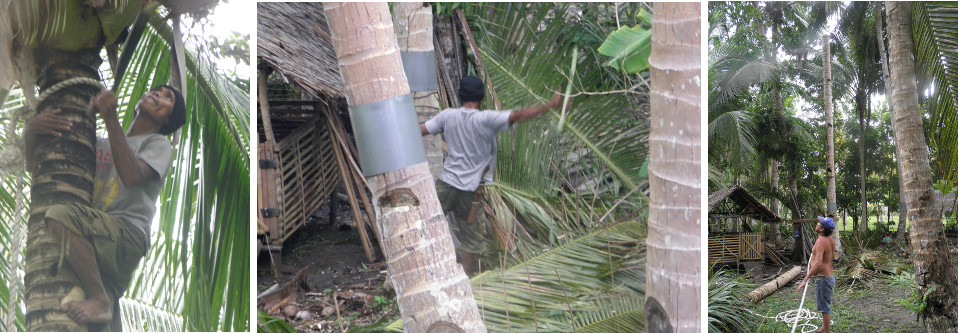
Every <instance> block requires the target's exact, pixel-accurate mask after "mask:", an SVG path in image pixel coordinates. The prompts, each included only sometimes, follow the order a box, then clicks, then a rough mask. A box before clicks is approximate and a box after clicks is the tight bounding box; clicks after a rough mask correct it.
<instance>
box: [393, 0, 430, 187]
mask: <svg viewBox="0 0 958 333" xmlns="http://www.w3.org/2000/svg"><path fill="white" fill-rule="evenodd" d="M392 15H393V23H394V25H393V27H394V28H395V29H396V40H397V42H398V43H399V50H400V51H402V52H432V51H433V50H434V47H433V29H432V25H433V23H432V7H430V6H429V5H428V3H427V4H420V3H413V2H399V3H396V4H395V5H393V13H392ZM438 93H439V92H438V91H436V90H430V91H417V92H413V101H414V102H415V103H416V114H417V115H418V116H419V122H420V123H422V122H425V121H426V120H429V119H431V118H432V117H434V116H435V115H437V114H439V111H440V108H439V98H438ZM422 141H423V145H424V146H425V147H426V160H427V161H428V162H429V173H430V174H432V178H434V179H439V175H440V174H441V173H442V158H443V152H442V140H441V138H440V136H438V135H425V136H423V137H422Z"/></svg>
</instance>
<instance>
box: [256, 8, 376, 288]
mask: <svg viewBox="0 0 958 333" xmlns="http://www.w3.org/2000/svg"><path fill="white" fill-rule="evenodd" d="M256 8H257V13H256V14H257V35H258V36H257V52H258V57H259V63H258V65H257V69H258V70H259V73H258V75H259V76H258V79H259V80H263V81H266V80H267V77H268V76H269V73H274V74H275V73H278V74H281V75H282V77H283V80H284V81H286V82H287V83H288V85H287V84H273V85H270V84H269V83H267V87H266V89H264V90H266V91H265V92H262V91H261V92H260V96H264V95H265V96H266V98H265V101H264V100H263V98H262V97H261V100H260V102H259V103H258V104H257V106H258V112H259V113H260V114H261V115H262V117H263V118H264V121H261V122H260V128H258V131H259V142H260V144H259V146H258V149H259V160H260V163H259V164H260V169H259V173H260V174H259V184H260V185H259V186H260V190H259V191H258V192H259V193H258V194H257V195H258V196H259V198H258V199H257V200H258V202H257V205H258V206H257V208H258V211H260V215H259V216H258V218H259V219H258V220H257V226H258V234H259V237H260V238H261V239H263V242H264V243H265V244H266V245H267V248H268V249H269V250H270V251H271V252H277V255H274V256H272V257H271V258H273V260H274V262H273V269H274V273H276V274H278V273H277V272H278V266H279V265H278V264H277V261H276V260H277V258H278V252H279V251H280V250H281V249H282V245H283V242H284V241H285V240H286V239H287V238H289V237H290V235H292V234H293V233H294V232H296V231H297V230H298V229H300V227H302V226H303V225H304V224H305V223H306V221H307V220H309V219H310V217H311V215H312V213H313V212H314V211H315V210H316V209H317V208H319V207H320V206H321V205H322V204H323V203H324V202H326V200H327V199H328V198H330V197H332V199H330V200H331V202H336V201H337V200H338V199H336V198H337V193H336V187H337V186H339V185H340V184H343V187H344V188H345V189H346V192H347V197H348V201H349V204H350V206H351V208H352V212H353V216H354V217H355V219H356V222H357V225H358V228H356V229H357V230H358V231H359V234H360V238H361V240H362V242H363V247H364V249H365V250H366V257H367V259H368V260H370V261H372V260H374V255H375V253H374V249H373V246H372V243H371V241H370V237H368V235H367V234H366V229H365V227H363V226H362V224H363V223H365V224H366V225H369V226H371V227H373V226H374V222H373V220H372V219H374V218H375V215H374V213H373V212H372V210H371V207H370V206H369V205H368V204H367V205H364V207H365V208H366V209H365V212H364V213H366V214H365V216H364V215H363V214H362V213H361V212H360V209H359V205H358V200H359V199H360V198H362V200H363V201H364V202H368V201H369V198H367V197H366V188H365V185H364V184H363V183H361V182H358V180H359V179H361V172H359V170H358V169H356V168H355V167H354V166H355V165H356V157H355V156H354V154H355V153H354V151H355V148H354V146H353V142H352V140H351V139H350V133H349V131H348V128H347V127H346V126H345V125H344V124H347V123H348V121H346V120H344V119H341V118H344V117H345V114H346V101H345V97H344V89H343V81H342V76H341V75H340V74H339V64H338V62H337V59H336V52H335V50H334V49H333V45H332V42H331V40H330V34H329V28H328V26H327V25H326V14H325V13H324V12H323V6H322V4H321V3H298V2H297V3H280V2H260V3H257V4H256ZM273 80H274V81H275V76H274V78H273ZM291 87H292V88H291ZM264 93H265V94H264ZM353 188H356V189H357V191H356V192H354V191H352V189H353ZM354 193H358V197H357V195H354ZM373 230H375V228H374V227H373Z"/></svg>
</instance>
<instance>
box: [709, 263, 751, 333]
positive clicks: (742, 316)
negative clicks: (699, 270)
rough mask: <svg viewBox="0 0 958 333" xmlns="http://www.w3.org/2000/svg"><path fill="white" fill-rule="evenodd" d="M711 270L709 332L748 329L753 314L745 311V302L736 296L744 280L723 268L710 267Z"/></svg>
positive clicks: (744, 330)
mask: <svg viewBox="0 0 958 333" xmlns="http://www.w3.org/2000/svg"><path fill="white" fill-rule="evenodd" d="M709 272H710V273H709V295H708V301H709V303H708V307H709V317H708V330H709V332H746V331H748V326H749V325H748V324H749V323H750V322H751V319H752V317H751V314H750V313H748V312H746V311H745V309H746V304H745V302H744V301H742V300H740V299H739V298H738V297H737V296H736V292H737V291H736V289H737V288H739V287H740V286H741V285H742V282H740V281H738V280H735V279H733V278H731V277H730V276H729V275H728V273H727V272H726V271H723V270H717V269H710V270H709Z"/></svg>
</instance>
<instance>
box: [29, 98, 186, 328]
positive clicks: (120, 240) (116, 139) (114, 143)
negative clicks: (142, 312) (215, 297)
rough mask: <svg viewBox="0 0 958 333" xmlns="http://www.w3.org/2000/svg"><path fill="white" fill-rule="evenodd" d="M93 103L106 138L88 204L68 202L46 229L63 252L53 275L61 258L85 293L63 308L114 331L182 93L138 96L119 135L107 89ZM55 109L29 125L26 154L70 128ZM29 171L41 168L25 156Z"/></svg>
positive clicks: (144, 243) (144, 242)
mask: <svg viewBox="0 0 958 333" xmlns="http://www.w3.org/2000/svg"><path fill="white" fill-rule="evenodd" d="M90 104H91V105H90V106H91V108H92V109H93V110H94V111H96V112H97V113H99V114H100V116H101V117H102V119H103V122H104V123H105V124H106V129H107V134H108V137H107V138H100V139H98V140H97V142H96V161H97V163H96V173H95V176H94V191H93V201H92V202H93V207H86V206H81V205H77V204H68V205H55V206H53V207H51V208H50V209H49V210H47V213H46V220H45V222H46V226H47V228H49V230H50V232H51V234H52V235H53V236H54V237H55V238H56V239H59V240H60V247H61V255H60V261H59V262H58V263H56V264H55V265H54V266H53V267H52V268H51V272H53V273H52V274H53V275H55V274H56V273H55V272H57V271H59V269H60V268H61V267H62V265H63V262H64V260H65V261H66V263H67V264H69V265H70V267H72V268H73V270H74V271H75V272H76V274H77V276H78V277H79V279H80V282H81V284H82V288H83V291H84V294H85V295H86V298H85V299H70V298H69V297H68V298H67V299H65V300H64V301H63V302H62V303H61V304H62V306H61V307H62V308H63V310H64V311H66V312H67V313H69V314H70V316H71V317H73V318H74V319H75V320H76V321H78V322H80V323H89V324H100V325H103V324H107V323H110V328H112V329H113V330H115V331H118V330H120V320H119V319H120V318H119V311H118V309H117V306H118V304H119V299H120V296H121V295H122V294H123V292H124V291H125V290H126V288H127V287H128V286H129V285H130V281H131V280H132V277H133V270H135V269H136V266H137V264H138V263H139V261H140V259H141V258H142V257H143V256H145V255H146V253H147V250H148V249H149V242H150V224H151V222H152V220H153V215H154V213H155V211H156V206H155V204H156V198H157V196H158V195H159V192H160V189H161V188H162V187H163V181H164V179H165V178H166V175H167V174H168V173H169V171H170V166H171V164H172V162H173V149H172V147H171V146H170V142H169V141H168V140H167V138H166V136H167V135H169V134H171V133H173V132H174V131H176V130H177V129H179V128H180V126H182V125H183V124H184V122H185V120H186V105H185V101H184V99H183V95H182V94H180V92H179V91H177V90H176V89H173V88H172V87H169V86H165V85H164V86H158V87H156V88H154V89H153V90H151V91H150V92H148V93H146V94H145V95H143V97H142V98H140V101H139V102H138V103H137V105H136V109H135V112H136V115H135V116H134V119H133V123H132V124H131V125H130V129H129V130H128V131H127V132H126V133H124V132H123V128H122V127H121V125H120V121H119V118H118V117H117V113H116V107H117V99H116V96H114V95H113V93H111V92H109V91H105V90H104V91H102V92H100V94H99V95H97V96H95V97H94V98H93V99H92V100H91V101H90ZM59 112H60V110H59V109H47V110H44V111H42V112H40V113H39V114H38V115H37V116H36V117H34V118H33V119H31V120H30V121H29V122H28V123H27V126H26V130H25V131H26V133H25V136H26V147H27V149H34V148H35V146H34V144H33V143H34V142H35V141H36V137H37V136H39V135H53V136H61V135H63V132H66V131H69V130H70V129H71V127H72V125H73V124H72V122H71V121H69V120H67V119H66V118H63V117H61V116H59V115H58V113H59ZM27 156H30V154H27ZM27 167H28V169H29V170H30V171H31V172H32V173H35V172H36V170H37V169H38V168H39V167H42V166H38V165H34V163H33V161H31V160H29V159H28V160H27ZM111 321H112V322H111Z"/></svg>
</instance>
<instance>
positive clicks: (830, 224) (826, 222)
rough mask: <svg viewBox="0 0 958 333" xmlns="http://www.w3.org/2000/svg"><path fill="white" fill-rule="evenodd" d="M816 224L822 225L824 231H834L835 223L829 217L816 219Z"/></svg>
mask: <svg viewBox="0 0 958 333" xmlns="http://www.w3.org/2000/svg"><path fill="white" fill-rule="evenodd" d="M818 222H821V223H822V227H824V228H825V229H835V221H834V220H832V218H831V217H821V216H819V217H818Z"/></svg>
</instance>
